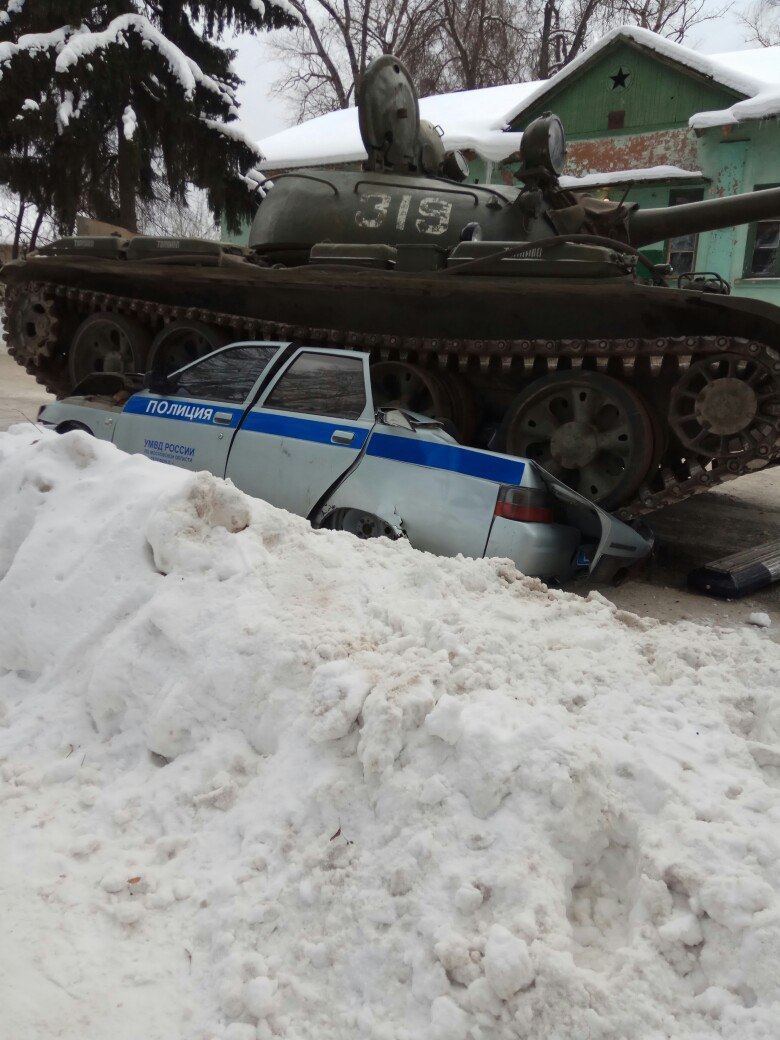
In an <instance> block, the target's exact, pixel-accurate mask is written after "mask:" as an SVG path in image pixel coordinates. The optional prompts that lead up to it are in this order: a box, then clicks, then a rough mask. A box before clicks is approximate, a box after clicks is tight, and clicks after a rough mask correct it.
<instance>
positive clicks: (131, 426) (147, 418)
mask: <svg viewBox="0 0 780 1040" xmlns="http://www.w3.org/2000/svg"><path fill="white" fill-rule="evenodd" d="M285 346H286V344H281V343H277V342H263V343H233V344H230V345H229V346H227V347H222V348H221V349H220V350H216V351H214V352H213V353H212V354H208V355H206V357H203V358H200V359H199V360H198V361H195V362H193V363H192V364H191V365H187V366H185V367H184V368H181V369H179V370H178V372H174V373H173V374H172V375H171V376H169V377H168V381H169V387H170V390H169V392H168V393H167V394H155V393H152V392H151V391H148V390H145V391H143V392H142V393H140V394H134V395H133V397H131V398H130V400H129V401H128V402H127V404H126V405H125V408H124V410H123V411H122V413H121V415H120V416H119V418H118V419H117V423H116V432H115V434H114V438H113V440H114V444H116V445H117V447H119V448H122V449H123V451H128V452H135V453H138V454H141V455H146V456H147V457H148V458H150V459H154V460H155V461H157V462H168V463H172V464H173V465H175V466H181V467H183V468H184V469H191V470H203V469H205V470H208V471H209V472H211V473H215V474H216V475H217V476H220V477H221V476H224V473H225V464H226V462H227V456H228V451H229V450H230V442H231V439H232V437H233V434H234V432H235V430H236V429H237V427H238V425H239V423H240V421H241V417H242V416H243V414H244V412H245V410H246V408H247V406H248V404H249V402H251V401H252V400H253V398H254V395H255V393H256V390H257V386H258V383H259V381H260V379H261V378H262V375H263V372H264V371H265V369H266V366H267V365H268V364H269V362H270V361H271V360H272V358H273V357H274V356H275V355H276V354H278V353H279V351H280V350H281V349H283V348H284V347H285Z"/></svg>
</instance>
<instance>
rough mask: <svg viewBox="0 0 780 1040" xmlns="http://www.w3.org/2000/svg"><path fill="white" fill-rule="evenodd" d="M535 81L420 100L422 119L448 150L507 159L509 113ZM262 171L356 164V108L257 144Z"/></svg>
mask: <svg viewBox="0 0 780 1040" xmlns="http://www.w3.org/2000/svg"><path fill="white" fill-rule="evenodd" d="M538 86H539V83H538V82H531V83H508V84H506V85H505V86H500V87H484V88H483V89H481V90H459V91H456V92H454V93H452V94H435V95H433V96H432V97H425V98H420V118H421V119H427V120H429V122H431V123H433V124H434V126H439V127H441V129H442V130H443V131H444V137H443V141H444V147H445V148H446V149H447V150H448V151H455V150H466V149H471V150H473V151H475V152H477V153H478V154H479V155H481V156H482V157H483V158H485V159H492V160H494V161H498V160H500V159H505V158H506V156H507V155H510V154H511V153H512V152H513V151H515V150H516V149H517V148H518V147H519V144H520V137H521V136H522V135H521V134H515V133H506V132H505V127H506V125H507V123H508V122H509V119H508V115H509V113H511V112H514V111H516V110H517V109H518V108H519V107H520V105H521V103H522V100H523V98H524V97H525V96H526V95H527V94H529V93H531V92H533V91H535V90H536V89H537V87H538ZM258 143H259V147H260V150H261V151H262V153H263V156H264V159H263V161H262V162H261V163H260V164H259V168H260V169H261V170H275V169H276V170H278V169H282V168H285V167H288V166H322V165H327V164H329V163H346V162H360V161H361V160H363V159H365V158H366V150H365V148H364V147H363V142H362V140H361V138H360V130H359V128H358V118H357V109H356V108H344V109H340V110H339V111H337V112H329V113H328V114H327V115H324V116H319V117H318V118H317V119H309V120H308V121H307V122H305V123H301V124H300V125H299V126H292V127H290V128H289V129H288V130H281V131H280V132H279V133H278V134H274V135H273V136H271V137H266V138H264V139H263V140H262V141H260V142H258Z"/></svg>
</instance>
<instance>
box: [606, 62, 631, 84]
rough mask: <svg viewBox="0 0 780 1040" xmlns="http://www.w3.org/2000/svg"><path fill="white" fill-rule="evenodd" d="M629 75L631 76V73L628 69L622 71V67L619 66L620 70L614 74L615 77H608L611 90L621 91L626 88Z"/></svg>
mask: <svg viewBox="0 0 780 1040" xmlns="http://www.w3.org/2000/svg"><path fill="white" fill-rule="evenodd" d="M630 75H631V73H630V72H629V71H628V69H624V68H623V66H622V65H621V66H620V68H619V69H618V70H617V72H616V73H615V75H614V76H610V77H609V78H610V79H611V80H612V89H613V90H623V88H624V87H627V86H628V77H629V76H630Z"/></svg>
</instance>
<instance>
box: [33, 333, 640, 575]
mask: <svg viewBox="0 0 780 1040" xmlns="http://www.w3.org/2000/svg"><path fill="white" fill-rule="evenodd" d="M265 345H266V344H265V343H264V342H263V341H243V342H242V343H240V344H230V345H228V347H225V348H220V350H219V351H214V352H212V354H209V355H206V356H205V357H204V358H201V359H199V361H197V362H194V363H193V364H192V365H188V366H185V367H184V368H183V369H180V370H179V372H177V373H174V374H173V375H172V376H171V377H169V380H170V385H169V386H168V392H166V393H165V394H158V393H152V392H151V391H150V390H143V391H141V392H139V393H136V394H133V395H132V396H131V397H130V398H129V400H127V402H126V403H125V405H124V407H123V408H122V406H121V405H118V404H117V403H116V402H115V400H112V399H111V398H106V397H104V398H89V399H88V398H85V397H81V398H73V399H69V400H65V401H58V402H53V403H52V404H50V405H47V406H45V407H44V408H43V409H42V410H41V413H40V419H41V421H42V422H44V423H45V424H47V425H50V426H54V427H59V426H61V425H62V424H63V423H68V422H77V423H80V424H82V425H84V426H85V427H86V428H88V429H89V430H91V432H93V433H95V434H96V435H97V436H101V437H103V438H104V439H111V440H113V441H114V443H115V444H116V445H117V447H119V448H122V449H123V450H125V451H129V452H138V453H141V454H145V455H147V457H149V458H152V459H155V460H156V461H162V462H168V463H172V464H174V465H177V466H180V467H183V468H186V469H189V470H203V469H206V470H209V471H210V472H212V473H214V474H216V475H217V476H226V477H228V478H230V479H231V480H233V482H234V483H235V484H236V486H237V487H239V488H241V489H242V490H244V491H246V492H247V493H248V494H251V495H256V496H258V497H261V498H264V499H265V500H266V501H269V502H271V503H272V504H273V505H276V506H280V507H282V508H285V509H288V510H290V511H291V512H295V513H298V514H300V515H302V516H307V517H308V518H309V519H310V520H311V521H312V522H313V523H314V524H315V525H322V526H327V525H328V523H329V521H330V520H333V519H334V518H338V516H339V515H340V514H339V513H338V512H337V510H344V509H349V510H353V509H356V510H360V511H362V512H365V513H369V514H371V515H373V516H375V517H378V518H379V519H380V520H382V521H383V522H384V524H385V525H387V528H388V529H392V530H393V531H395V532H396V533H397V534H404V535H406V536H407V537H408V538H409V541H410V542H411V544H412V545H414V546H415V547H416V548H418V549H423V550H427V551H430V552H433V553H439V554H442V555H457V554H462V555H464V556H472V557H481V556H484V555H490V556H501V557H508V558H509V559H511V560H513V561H514V562H515V563H516V564H517V566H518V567H519V569H520V570H522V571H524V572H525V573H527V574H533V575H539V576H544V577H555V578H558V579H561V580H564V579H566V578H568V577H570V576H572V575H573V574H575V573H577V572H578V571H581V570H583V569H587V568H588V567H590V568H591V569H593V568H594V567H595V566H596V565H599V566H601V565H602V564H603V563H604V561H607V560H608V561H610V562H611V563H612V564H613V565H614V566H624V565H631V564H633V563H635V562H636V561H637V560H639V559H641V558H642V557H643V556H644V555H646V553H647V552H648V551H649V548H650V544H651V543H649V542H648V541H647V539H645V538H643V537H642V536H641V535H639V534H638V533H637V532H635V531H633V530H632V529H631V528H629V527H628V526H627V525H626V524H624V523H622V522H621V521H619V520H617V519H616V518H615V517H612V516H610V515H609V514H607V513H605V512H604V511H603V510H601V509H599V508H598V507H596V506H594V505H593V503H592V502H589V501H588V500H587V499H584V498H583V497H582V496H581V495H578V494H577V492H575V491H572V490H571V489H570V488H568V487H566V485H564V484H561V483H560V481H557V480H556V479H555V478H554V477H552V476H551V475H550V474H548V473H546V472H545V471H544V470H542V469H541V468H540V467H539V466H538V465H537V464H536V463H534V462H531V461H529V460H527V459H520V458H516V457H514V456H508V455H500V454H497V453H495V452H491V451H482V450H480V449H477V448H468V447H464V446H462V445H460V444H458V443H457V442H456V441H455V440H454V439H453V438H452V437H450V436H449V434H447V433H446V432H445V431H444V430H443V429H442V427H441V426H440V425H439V424H436V423H435V421H432V420H431V419H429V418H426V417H423V416H416V415H415V414H414V413H410V412H402V411H399V410H394V411H389V412H380V413H376V414H375V412H374V405H373V400H372V392H371V385H370V380H369V357H368V355H367V354H358V353H356V352H354V351H339V350H328V349H318V348H313V347H306V348H296V347H294V346H293V345H292V344H289V343H276V342H274V343H268V344H267V345H268V346H269V347H271V346H273V347H274V348H275V349H276V353H274V354H273V355H272V360H271V361H267V362H264V367H263V368H262V370H261V371H260V372H259V374H258V376H257V378H256V379H255V381H254V383H251V380H250V376H251V371H250V370H249V369H246V370H242V377H245V382H239V383H238V384H233V393H234V396H238V394H243V392H244V390H245V389H246V387H247V386H251V389H250V390H249V392H248V393H247V394H246V396H245V398H244V399H243V400H242V401H239V402H237V401H235V400H233V401H229V400H220V399H218V397H216V396H213V397H208V398H207V397H193V396H186V395H183V394H178V395H177V393H176V386H177V380H179V383H178V385H179V387H180V388H181V387H182V386H186V383H187V381H189V387H190V389H192V388H193V387H194V386H197V385H198V380H199V379H200V380H201V383H200V385H201V387H202V386H203V385H204V382H208V378H209V375H208V372H209V371H210V370H205V369H204V371H203V373H202V374H201V375H200V376H199V375H198V373H197V372H196V371H195V368H196V366H197V365H199V364H202V363H203V362H206V361H208V360H209V359H212V360H213V359H215V358H216V360H214V365H213V369H212V370H216V369H219V367H220V365H222V364H223V360H221V359H220V358H219V355H220V354H221V353H223V352H225V351H228V350H229V349H230V348H231V347H235V346H253V347H262V346H265ZM245 353H250V352H245ZM303 354H306V355H311V354H314V355H316V358H314V359H313V360H312V359H311V358H307V359H305V360H304V362H303V368H302V369H301V370H300V371H301V372H303V370H304V369H305V367H306V366H307V365H308V366H309V372H308V378H309V379H310V380H311V378H312V377H313V375H317V378H319V373H320V371H322V372H324V373H325V375H326V378H325V380H324V383H322V384H321V385H320V384H318V385H317V388H316V392H315V394H314V396H315V398H316V399H317V400H318V401H325V403H326V404H327V405H328V406H329V407H328V408H326V409H324V410H326V411H331V410H332V411H338V409H339V408H341V409H342V411H343V412H344V413H346V412H347V411H349V410H350V408H351V409H352V411H353V412H354V415H355V416H356V417H354V416H352V417H349V418H344V417H341V416H339V415H338V414H327V415H325V414H318V413H315V412H312V411H308V412H307V411H305V409H306V407H308V406H309V404H310V403H311V402H309V401H307V400H306V399H305V397H301V396H296V394H298V393H299V391H298V390H297V389H296V387H298V386H301V387H304V388H305V386H306V385H307V384H306V380H305V379H304V380H303V382H300V381H299V383H296V382H295V378H292V379H290V380H289V381H288V382H287V383H286V384H282V381H283V380H284V378H285V376H286V375H287V374H288V373H290V371H291V370H292V368H293V365H294V363H295V362H296V360H299V359H300V358H301V355H303ZM328 357H336V358H340V357H345V358H346V357H348V358H349V359H351V361H350V364H349V365H347V364H346V362H339V363H336V362H335V361H334V362H327V360H326V359H327V358H328ZM355 361H359V363H360V365H361V366H362V369H361V370H359V371H355V367H354V365H353V362H355ZM320 362H321V364H320ZM340 370H343V372H345V373H346V372H347V371H349V372H350V375H349V376H348V377H343V378H342V383H339V378H340V377H339V371H340ZM188 373H189V375H188ZM328 373H330V375H328ZM361 373H362V385H363V390H360V378H361ZM344 379H346V380H347V382H349V380H351V383H349V387H350V389H349V390H348V392H347V391H344V389H343V387H344V386H346V385H347V383H346V382H344ZM328 380H330V382H329V381H328ZM280 384H282V385H283V387H286V388H287V390H288V391H289V393H288V397H287V400H288V401H291V402H292V403H293V405H294V406H295V407H296V408H300V409H301V410H300V411H298V410H292V409H290V408H286V407H281V406H280V405H279V401H280V400H284V391H283V392H282V393H281V394H280V395H277V397H276V398H274V392H275V390H276V389H277V388H278V387H279V385H280ZM236 386H238V388H239V389H238V390H237V389H236ZM339 387H341V389H339ZM224 389H225V388H224V387H223V390H224ZM363 391H364V394H365V403H364V407H362V401H363V398H362V397H360V396H359V395H360V394H361V393H363ZM300 393H303V390H301V391H300ZM330 394H332V398H331V397H329V396H328V395H330ZM349 394H352V395H353V396H352V398H349ZM225 396H226V397H228V396H230V394H229V391H228V390H225ZM349 401H351V402H352V404H351V405H349V404H345V403H344V402H349ZM331 404H332V408H331V407H330V406H331ZM120 409H121V410H120ZM361 409H362V410H361ZM504 486H509V487H511V488H518V487H524V488H528V489H532V490H534V491H540V492H544V493H545V494H551V495H553V496H554V497H555V498H556V499H557V500H558V503H559V504H558V505H557V506H556V511H557V512H558V513H559V514H560V515H559V516H557V517H556V522H554V523H530V522H523V521H518V520H515V519H507V518H506V517H503V516H496V515H495V511H496V502H497V499H498V496H499V493H500V491H501V488H502V487H504Z"/></svg>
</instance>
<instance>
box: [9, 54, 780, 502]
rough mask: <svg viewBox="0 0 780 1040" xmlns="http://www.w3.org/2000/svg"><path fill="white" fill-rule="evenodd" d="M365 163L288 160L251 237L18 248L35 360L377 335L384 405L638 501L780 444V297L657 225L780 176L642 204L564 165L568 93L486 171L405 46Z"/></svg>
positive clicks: (374, 84) (172, 355) (580, 485)
mask: <svg viewBox="0 0 780 1040" xmlns="http://www.w3.org/2000/svg"><path fill="white" fill-rule="evenodd" d="M358 108H359V121H360V130H361V134H362V138H363V141H364V144H365V147H366V152H367V155H368V158H367V160H366V162H365V163H364V164H363V168H362V169H361V170H356V171H343V170H336V171H334V170H324V169H306V170H298V171H293V172H291V173H288V174H284V175H282V176H280V177H278V178H277V179H276V182H275V184H274V186H273V188H272V189H271V190H270V192H269V193H268V195H267V197H266V198H265V199H264V200H263V201H262V203H261V204H260V206H259V209H258V212H257V215H256V217H255V220H254V222H253V224H252V228H251V231H250V235H249V241H248V243H247V245H246V246H245V247H238V246H229V245H224V244H219V243H214V242H204V241H199V240H188V239H165V238H146V237H141V236H130V235H128V234H123V233H121V232H120V233H118V234H113V235H84V236H80V237H75V238H69V239H62V240H60V241H57V242H54V243H53V244H52V245H50V246H47V247H46V248H43V249H40V250H38V251H37V252H35V253H31V254H30V255H29V256H28V257H27V258H26V259H25V260H22V261H15V262H12V263H9V264H6V265H5V266H4V267H3V269H2V272H1V275H0V276H1V277H2V280H3V281H4V282H5V284H6V305H7V311H6V319H5V321H6V335H7V342H8V345H9V350H10V353H11V354H12V356H13V357H14V358H15V359H16V361H17V362H18V363H19V364H21V365H25V366H26V368H27V370H28V371H29V372H30V373H31V374H32V375H34V376H35V377H36V378H37V379H38V380H39V381H40V382H42V383H44V384H45V385H46V386H47V387H48V388H49V389H50V390H52V391H53V392H55V393H56V394H58V395H60V396H62V395H65V394H67V393H69V392H70V391H71V390H72V389H73V388H74V386H76V384H78V383H79V382H80V381H81V380H82V379H83V378H85V377H86V376H87V375H89V374H90V373H92V372H94V371H108V372H138V371H144V370H148V369H157V370H162V371H171V370H173V369H175V368H177V367H179V366H181V365H182V364H185V363H186V362H188V361H190V360H192V359H194V358H197V357H198V356H200V355H202V354H204V353H206V352H208V351H210V350H213V349H215V348H216V347H218V346H220V345H222V344H224V343H226V342H229V341H230V340H235V339H239V338H269V339H271V338H272V339H290V340H294V341H296V342H299V343H305V344H312V345H317V346H327V345H330V346H338V347H343V348H347V349H355V350H365V351H368V352H370V354H371V358H372V376H373V380H374V389H375V396H376V399H377V402H378V403H379V404H380V405H394V406H400V407H407V408H410V409H413V410H415V411H419V412H423V413H425V414H430V415H432V416H436V417H438V418H440V419H442V420H443V421H444V422H445V423H446V425H447V426H448V428H449V429H450V431H451V432H454V433H455V434H456V435H457V436H458V437H459V438H460V439H461V440H462V441H463V442H464V443H467V444H472V445H475V446H478V447H490V448H493V449H498V450H502V451H505V452H508V453H510V454H517V455H522V456H525V457H530V458H532V459H535V460H536V461H538V462H539V463H540V464H541V465H543V466H544V467H546V468H547V469H548V470H549V471H550V472H552V473H553V474H554V475H556V476H558V477H559V478H560V479H562V480H564V481H566V482H567V483H569V484H570V485H571V486H573V487H574V488H576V489H577V490H578V491H580V492H581V493H582V494H585V495H587V496H588V497H590V498H592V499H593V500H594V501H596V502H598V503H599V504H600V505H602V506H604V507H605V508H609V509H615V510H617V511H618V512H619V515H621V516H622V517H624V518H632V517H637V516H640V515H642V514H645V513H649V512H652V511H653V510H656V509H658V508H661V507H662V506H664V505H666V504H668V503H670V502H674V501H679V500H681V499H683V498H686V497H687V496H689V495H692V494H695V493H697V492H700V491H703V490H706V489H707V488H710V487H712V486H714V485H716V484H719V483H722V482H723V481H725V480H729V479H732V478H734V477H737V476H739V475H741V474H743V473H747V472H750V471H751V470H754V469H760V468H763V467H766V466H771V465H776V464H777V462H778V461H780V308H777V307H774V306H772V305H770V304H767V303H763V302H759V301H756V300H748V299H735V298H733V297H730V296H729V294H728V293H729V286H728V285H727V283H725V282H724V281H723V280H722V279H721V278H719V277H718V276H717V275H713V274H707V273H702V274H695V273H694V274H692V275H689V276H686V277H685V278H684V279H683V280H681V282H679V283H678V282H675V283H671V282H670V281H669V272H668V269H665V268H664V267H662V266H657V265H654V264H653V262H652V260H650V259H649V258H648V257H647V256H643V253H642V247H643V246H645V245H647V244H649V243H652V242H656V241H658V240H660V239H663V238H667V237H674V236H678V235H683V234H687V233H691V232H698V231H705V230H711V229H715V228H719V227H728V226H731V225H734V224H738V223H746V222H749V221H756V220H761V219H768V218H776V217H778V216H780V189H769V190H765V191H758V192H753V193H750V194H746V195H740V196H735V197H731V198H723V199H716V200H708V201H704V202H697V203H691V204H690V205H681V206H675V207H673V208H662V209H648V210H640V209H638V208H637V206H636V205H635V204H623V203H614V202H607V201H604V200H603V199H600V198H596V197H592V196H590V195H588V194H585V193H583V192H572V191H570V190H566V189H564V188H563V187H562V186H561V183H560V174H561V171H562V169H563V165H564V161H565V139H564V134H563V128H562V126H561V123H560V121H559V120H558V119H557V117H556V116H554V115H553V114H551V113H546V114H545V115H543V116H542V117H541V118H540V119H538V120H536V121H535V122H534V123H533V124H531V125H530V126H529V127H528V129H527V130H526V132H525V133H524V135H523V138H522V145H521V151H520V164H519V170H518V173H517V181H518V183H517V185H515V186H503V185H500V186H486V185H476V184H470V183H466V182H465V175H464V163H463V160H462V157H460V156H458V155H457V154H447V153H445V151H444V148H443V147H442V143H441V139H440V136H439V133H438V132H437V130H436V129H435V128H434V127H432V126H430V124H426V123H425V122H424V121H421V120H420V117H419V106H418V101H417V95H416V92H415V89H414V86H413V84H412V82H411V80H410V78H409V76H408V74H407V72H406V70H405V69H404V67H403V65H402V64H401V63H400V62H399V61H397V60H396V59H395V58H394V57H392V56H390V55H386V56H383V57H381V58H379V59H377V60H376V61H375V62H374V63H373V64H372V65H371V66H370V68H369V69H368V71H367V73H366V75H365V77H364V80H363V83H362V85H361V90H360V94H359V99H358Z"/></svg>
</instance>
